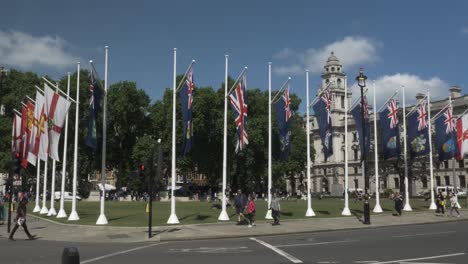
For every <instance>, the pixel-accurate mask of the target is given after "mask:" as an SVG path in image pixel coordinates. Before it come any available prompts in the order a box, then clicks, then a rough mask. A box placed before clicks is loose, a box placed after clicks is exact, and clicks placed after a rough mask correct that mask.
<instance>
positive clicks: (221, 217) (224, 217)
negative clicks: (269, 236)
mask: <svg viewBox="0 0 468 264" xmlns="http://www.w3.org/2000/svg"><path fill="white" fill-rule="evenodd" d="M225 59H226V67H225V73H224V141H223V190H222V196H223V200H222V202H223V207H222V210H221V214H219V217H218V220H219V221H229V215H228V214H227V212H226V188H227V186H226V185H227V184H226V177H227V109H228V61H229V55H226V56H225Z"/></svg>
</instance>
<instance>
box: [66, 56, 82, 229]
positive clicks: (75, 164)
mask: <svg viewBox="0 0 468 264" xmlns="http://www.w3.org/2000/svg"><path fill="white" fill-rule="evenodd" d="M79 106H80V62H77V71H76V111H75V149H74V154H73V190H72V192H73V199H72V211H71V213H70V216H69V217H68V221H77V220H80V217H79V216H78V213H77V212H76V180H77V173H78V123H79V120H78V112H79Z"/></svg>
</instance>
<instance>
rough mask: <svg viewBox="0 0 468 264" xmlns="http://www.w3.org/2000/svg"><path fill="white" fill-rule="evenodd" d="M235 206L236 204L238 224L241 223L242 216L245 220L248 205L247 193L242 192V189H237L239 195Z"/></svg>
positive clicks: (235, 200)
mask: <svg viewBox="0 0 468 264" xmlns="http://www.w3.org/2000/svg"><path fill="white" fill-rule="evenodd" d="M234 206H236V214H237V225H241V224H242V222H241V217H242V218H243V220H245V215H244V210H245V207H246V206H247V197H245V194H243V193H242V190H241V189H239V190H237V196H236V198H235V199H234Z"/></svg>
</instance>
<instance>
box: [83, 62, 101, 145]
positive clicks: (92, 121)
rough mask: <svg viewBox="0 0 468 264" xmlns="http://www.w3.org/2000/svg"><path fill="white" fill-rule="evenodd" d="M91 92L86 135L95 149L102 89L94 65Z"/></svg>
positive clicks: (88, 141) (87, 140)
mask: <svg viewBox="0 0 468 264" xmlns="http://www.w3.org/2000/svg"><path fill="white" fill-rule="evenodd" d="M89 91H90V92H91V100H90V102H89V120H88V133H87V136H86V145H87V146H88V147H90V148H92V149H93V151H94V152H95V151H96V149H97V125H96V120H97V117H98V114H99V109H100V104H101V96H102V90H101V87H100V86H99V82H97V80H96V78H95V72H94V67H93V68H92V70H91V84H90V85H89Z"/></svg>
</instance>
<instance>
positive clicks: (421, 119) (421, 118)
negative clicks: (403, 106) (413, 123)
mask: <svg viewBox="0 0 468 264" xmlns="http://www.w3.org/2000/svg"><path fill="white" fill-rule="evenodd" d="M426 117H427V112H426V102H424V101H423V102H421V104H420V105H419V107H418V131H421V130H423V129H425V128H426V127H427V120H426Z"/></svg>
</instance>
